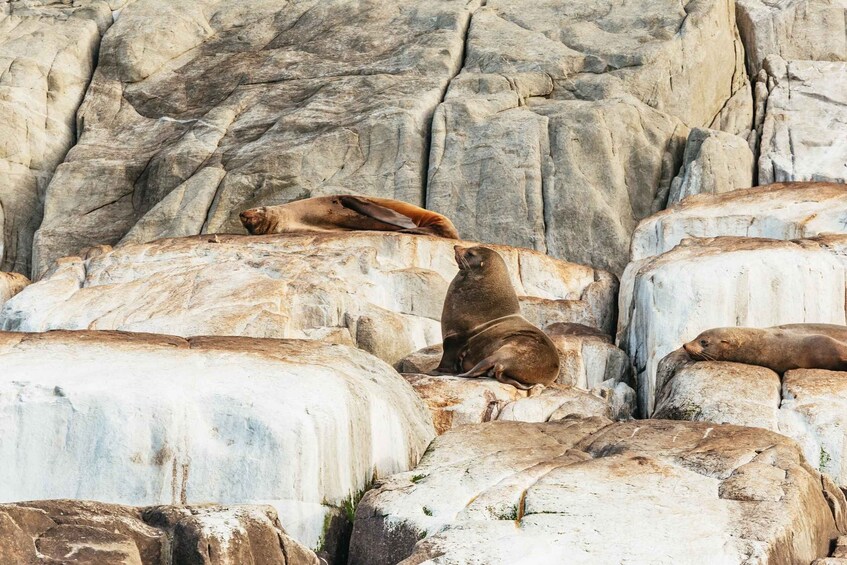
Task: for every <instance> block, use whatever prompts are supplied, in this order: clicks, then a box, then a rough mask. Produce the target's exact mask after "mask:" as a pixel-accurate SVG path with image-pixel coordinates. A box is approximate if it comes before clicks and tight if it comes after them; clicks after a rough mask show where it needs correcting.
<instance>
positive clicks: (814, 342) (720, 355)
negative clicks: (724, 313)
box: [682, 324, 847, 374]
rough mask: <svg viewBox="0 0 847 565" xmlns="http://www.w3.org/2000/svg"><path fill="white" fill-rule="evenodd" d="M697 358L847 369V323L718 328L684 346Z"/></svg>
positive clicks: (782, 367) (784, 368)
mask: <svg viewBox="0 0 847 565" xmlns="http://www.w3.org/2000/svg"><path fill="white" fill-rule="evenodd" d="M682 347H683V348H684V349H685V351H686V352H687V353H688V355H689V357H691V358H692V359H694V360H697V361H732V362H735V363H745V364H747V365H759V366H761V367H767V368H768V369H771V370H773V371H775V372H777V373H779V374H782V373H784V372H786V371H790V370H792V369H826V370H829V371H847V326H837V325H830V324H787V325H784V326H776V327H773V328H715V329H711V330H707V331H705V332H703V333H701V334H700V335H698V336H697V337H696V338H694V340H692V341H690V342H688V343H686V344H685V345H683V346H682Z"/></svg>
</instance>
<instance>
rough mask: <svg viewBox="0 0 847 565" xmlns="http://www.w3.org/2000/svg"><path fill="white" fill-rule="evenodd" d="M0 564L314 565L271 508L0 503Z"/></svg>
mask: <svg viewBox="0 0 847 565" xmlns="http://www.w3.org/2000/svg"><path fill="white" fill-rule="evenodd" d="M0 556H2V558H3V562H4V563H8V564H9V565H11V564H13V563H17V564H23V563H62V564H64V565H96V564H101V563H102V564H117V563H123V564H133V565H136V564H137V565H160V564H162V563H186V564H188V563H203V564H207V565H244V564H246V563H250V564H251V565H318V563H319V561H318V558H317V556H316V555H315V554H314V553H313V552H312V551H311V550H309V549H307V548H305V547H304V546H302V545H300V544H299V543H297V542H296V541H295V540H293V539H292V538H290V537H289V536H288V535H287V534H286V533H285V530H283V529H282V526H281V525H280V523H279V518H278V517H277V513H276V511H275V510H274V509H273V508H272V507H270V506H258V505H256V506H247V505H239V506H218V505H203V506H151V507H147V508H133V507H129V506H118V505H115V504H103V503H100V502H87V501H76V500H44V501H37V502H21V503H16V504H0Z"/></svg>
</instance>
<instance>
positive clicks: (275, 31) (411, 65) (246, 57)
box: [34, 0, 476, 274]
mask: <svg viewBox="0 0 847 565" xmlns="http://www.w3.org/2000/svg"><path fill="white" fill-rule="evenodd" d="M475 4H476V3H475V2H469V3H466V2H450V1H446V0H434V1H428V2H424V3H413V4H392V3H385V2H382V1H380V0H367V1H364V2H355V3H350V2H344V1H343V0H331V1H328V0H307V1H304V2H297V3H295V4H279V3H278V2H269V1H264V0H252V1H249V2H236V3H228V2H220V1H219V0H202V1H197V2H177V3H175V2H172V1H171V0H138V1H136V2H134V3H133V4H132V5H131V6H129V7H128V8H126V9H124V10H123V11H122V12H121V16H120V18H118V20H117V22H116V23H115V25H114V26H113V27H112V29H111V30H110V33H109V34H108V36H107V37H106V38H105V39H104V40H103V43H102V45H101V48H100V60H99V63H98V65H97V69H96V71H95V72H94V76H93V79H92V82H91V87H90V88H89V91H88V94H87V96H86V98H85V101H84V102H83V104H82V106H81V108H80V111H79V124H80V128H79V132H78V133H79V136H80V137H79V142H78V143H77V145H76V146H75V147H74V148H73V150H72V151H71V152H70V154H69V155H68V157H67V159H66V161H65V163H63V164H62V165H61V166H60V167H59V168H58V170H57V171H56V175H55V177H54V179H53V180H52V182H51V184H50V187H49V189H48V191H47V201H46V204H45V212H44V223H43V224H42V225H41V228H40V229H39V231H38V235H37V238H36V244H35V246H36V252H35V255H36V260H35V267H34V270H35V273H36V274H41V273H43V272H44V271H45V270H46V269H47V268H48V267H49V266H50V264H51V263H52V262H53V261H54V260H55V259H58V258H59V257H62V256H65V255H72V254H75V253H77V252H79V251H80V249H82V248H84V247H87V246H90V245H94V244H100V243H106V244H114V243H116V242H118V241H119V240H120V239H121V238H123V237H124V236H125V235H126V234H127V232H129V231H130V229H133V234H132V237H131V239H132V240H133V241H149V240H151V239H154V238H161V237H173V236H182V235H191V234H198V233H209V232H217V231H233V230H237V231H235V233H243V232H242V230H241V226H240V224H239V222H238V213H239V212H240V211H241V210H243V209H246V208H251V207H253V206H255V205H269V204H281V203H284V202H288V201H291V200H295V199H299V198H303V197H306V196H320V195H324V194H331V193H336V192H357V193H361V194H370V195H374V196H384V197H388V198H399V199H401V200H406V201H409V202H412V203H415V204H421V203H422V202H423V198H424V196H423V187H424V183H425V175H426V161H427V155H426V151H427V148H428V135H429V128H430V119H431V116H432V112H433V110H434V109H435V106H436V105H437V104H438V103H439V102H440V101H441V97H442V94H443V91H444V89H445V87H446V85H447V82H448V81H449V80H450V78H451V77H452V76H453V75H454V74H455V73H456V72H457V71H458V68H459V66H460V64H461V58H462V52H463V43H464V36H465V30H466V27H467V25H468V20H469V17H470V9H471V8H473V7H475ZM163 38H167V39H166V40H165V39H163Z"/></svg>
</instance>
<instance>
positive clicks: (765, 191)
mask: <svg viewBox="0 0 847 565" xmlns="http://www.w3.org/2000/svg"><path fill="white" fill-rule="evenodd" d="M844 232H847V186H845V185H842V184H835V183H825V182H819V183H818V182H812V183H808V182H790V183H776V184H772V185H768V186H757V187H755V188H749V189H744V190H736V191H733V192H730V193H727V194H721V195H704V196H701V197H696V198H687V199H686V200H685V202H682V203H681V204H678V205H676V206H673V207H671V208H668V209H667V210H664V211H662V212H659V213H658V214H654V215H652V216H650V217H649V218H647V219H645V220H644V221H642V222H641V223H640V224H639V225H638V227H637V228H636V230H635V232H634V233H633V234H632V248H631V256H632V260H633V261H638V260H641V259H644V258H646V257H652V256H654V255H661V254H662V253H665V252H666V251H670V250H671V249H673V248H674V247H675V246H676V245H678V244H679V243H680V242H682V241H683V240H684V239H686V238H689V237H717V236H737V237H763V238H770V239H803V238H811V237H814V236H817V235H820V234H825V233H835V234H837V233H844Z"/></svg>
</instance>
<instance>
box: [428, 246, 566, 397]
mask: <svg viewBox="0 0 847 565" xmlns="http://www.w3.org/2000/svg"><path fill="white" fill-rule="evenodd" d="M454 249H455V252H456V263H457V264H458V265H459V273H458V274H457V275H456V276H455V278H454V279H453V281H452V282H451V283H450V288H449V289H448V290H447V298H446V299H445V300H444V309H443V311H442V315H441V334H442V338H443V341H444V352H443V354H442V357H441V363H439V365H438V368H437V369H436V370H435V371H436V373H452V374H457V373H458V375H457V376H460V377H469V378H475V377H482V376H490V377H494V378H495V379H497V380H498V381H500V382H501V383H506V384H510V385H512V386H514V387H516V388H519V389H522V390H527V389H530V388H532V387H533V386H534V385H537V384H543V385H549V384H552V383H553V381H555V380H556V377H557V376H558V375H559V353H558V351H557V349H556V346H555V345H554V344H553V342H552V341H551V340H550V338H549V337H547V335H546V334H545V333H544V332H542V331H541V330H540V329H538V328H536V327H535V326H533V325H532V324H531V323H529V322H528V321H527V320H526V319H525V318H524V317H523V316H521V314H520V305H519V303H518V297H517V294H515V289H514V287H512V282H511V279H510V278H509V271H508V268H507V267H506V263H505V261H503V258H502V257H500V255H499V254H498V253H497V252H496V251H494V250H493V249H489V248H487V247H469V248H463V247H460V246H458V245H457V246H455V247H454Z"/></svg>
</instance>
